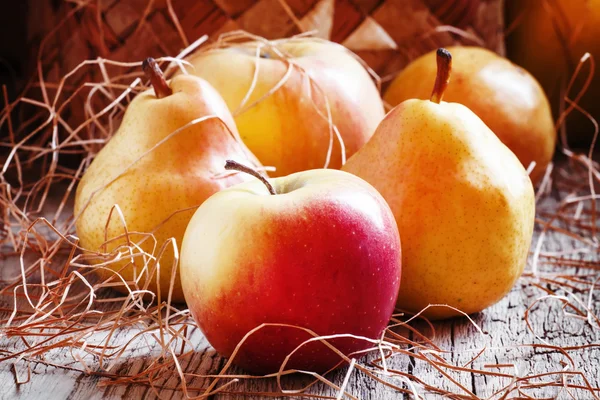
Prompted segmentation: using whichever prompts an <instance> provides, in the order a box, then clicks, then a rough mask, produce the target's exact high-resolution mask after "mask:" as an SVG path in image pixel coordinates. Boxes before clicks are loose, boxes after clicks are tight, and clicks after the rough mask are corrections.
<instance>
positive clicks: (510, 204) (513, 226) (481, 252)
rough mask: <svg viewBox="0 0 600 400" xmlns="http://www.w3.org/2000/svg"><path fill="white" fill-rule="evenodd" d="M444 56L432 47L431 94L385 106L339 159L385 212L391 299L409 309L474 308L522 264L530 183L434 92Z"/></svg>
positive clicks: (441, 82)
mask: <svg viewBox="0 0 600 400" xmlns="http://www.w3.org/2000/svg"><path fill="white" fill-rule="evenodd" d="M451 59H452V58H451V55H450V53H449V52H448V51H447V50H445V49H439V50H438V51H437V62H438V73H437V79H436V83H435V85H434V90H433V93H432V96H431V100H416V99H413V100H406V101H404V102H403V103H401V104H400V105H399V106H397V107H396V108H394V109H393V110H392V111H390V112H389V113H388V115H387V116H386V117H385V118H384V120H383V121H382V122H381V124H380V125H379V127H378V128H377V130H376V131H375V133H374V135H373V137H372V138H371V140H370V141H369V142H368V143H367V144H366V145H365V147H363V148H362V149H361V150H359V151H358V152H357V153H356V154H355V155H354V156H353V157H351V158H350V159H349V160H348V162H347V163H346V165H344V167H343V168H342V169H343V170H345V171H348V172H351V173H353V174H355V175H358V176H359V177H361V178H363V179H364V180H366V181H367V182H369V183H371V185H373V186H374V187H375V188H376V189H377V190H379V192H380V193H381V194H382V195H383V197H384V198H385V199H386V201H387V202H388V204H389V205H390V208H391V209H392V212H393V213H394V216H395V218H396V222H397V223H398V229H399V231H400V236H401V237H402V284H401V287H400V292H399V296H398V303H397V304H398V307H399V308H401V309H404V310H408V311H411V312H418V311H420V310H422V309H423V308H424V307H426V306H427V305H429V304H447V305H449V306H452V307H455V308H457V309H459V310H461V311H463V312H465V313H474V312H478V311H481V310H483V309H484V308H486V307H488V306H490V305H492V304H494V303H496V302H497V301H498V300H500V299H501V298H502V297H503V296H504V295H505V294H506V293H507V292H508V291H509V290H510V289H511V287H512V286H513V284H514V283H515V281H516V280H517V278H518V277H519V276H520V275H521V273H522V272H523V268H524V266H525V263H526V259H527V254H528V250H529V246H530V243H531V237H532V232H533V225H534V217H535V198H534V191H533V185H532V183H531V180H530V179H529V176H528V175H527V172H526V171H525V169H524V168H523V166H522V165H521V163H520V162H519V160H518V159H517V157H516V156H515V155H514V154H513V153H512V152H511V151H510V150H509V149H508V148H507V147H506V146H505V145H504V144H502V142H501V141H500V140H499V139H498V137H497V136H496V135H495V134H494V133H493V132H492V131H491V130H490V129H489V128H488V127H487V126H486V125H485V124H484V123H483V122H482V121H481V119H480V118H479V117H477V116H476V115H475V114H474V113H473V112H472V111H471V110H469V109H468V108H467V107H465V106H463V105H461V104H457V103H446V102H443V101H441V99H442V96H443V93H444V90H445V88H446V86H447V84H448V80H449V74H450V69H451ZM458 314H459V313H458V312H456V311H454V310H452V309H451V308H448V307H431V308H429V309H428V310H427V311H426V313H425V315H427V316H428V317H430V318H433V319H437V318H446V317H451V316H455V315H458Z"/></svg>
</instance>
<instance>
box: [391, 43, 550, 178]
mask: <svg viewBox="0 0 600 400" xmlns="http://www.w3.org/2000/svg"><path fill="white" fill-rule="evenodd" d="M447 50H448V51H450V53H451V54H452V76H451V77H450V84H449V85H448V88H447V89H446V91H445V92H444V100H445V101H447V102H454V103H460V104H462V105H464V106H466V107H468V108H469V109H470V110H471V111H473V112H474V113H475V114H476V115H477V116H478V117H479V118H481V119H482V121H483V122H484V123H485V124H486V125H487V126H488V127H489V128H490V129H491V130H492V132H494V133H495V134H496V136H498V137H499V138H500V140H501V141H502V143H504V144H505V145H506V146H507V147H508V148H509V149H511V150H512V151H513V152H514V153H515V155H516V156H517V158H518V159H519V160H521V164H523V166H524V167H525V168H527V167H529V165H530V164H531V162H535V163H536V166H535V168H534V169H533V171H532V173H531V180H532V181H533V182H534V183H535V182H539V180H540V179H541V178H542V177H543V176H544V173H545V172H546V167H548V163H549V162H550V161H551V160H552V156H553V155H554V147H555V146H556V130H555V129H554V120H553V118H552V111H551V110H550V103H549V102H548V99H547V98H546V95H545V94H544V89H542V87H541V86H540V84H539V83H538V82H537V81H536V80H535V78H534V77H533V76H532V75H531V74H529V73H528V72H527V71H525V70H524V69H523V68H520V67H518V66H516V65H515V64H513V63H511V62H510V61H509V60H507V59H505V58H503V57H501V56H499V55H498V54H496V53H494V52H492V51H490V50H487V49H484V48H481V47H470V46H464V47H449V48H448V49H447ZM435 57H436V52H435V51H432V52H430V53H427V54H425V55H423V56H421V57H419V58H418V59H416V60H415V61H413V62H412V63H411V64H410V65H409V66H408V67H406V68H405V69H404V70H403V71H402V72H401V73H400V74H399V75H398V76H397V77H396V79H394V81H393V82H392V84H391V85H390V87H389V88H388V90H387V91H386V93H385V96H384V99H385V101H386V102H387V103H389V104H390V105H392V106H396V105H398V104H400V103H402V102H403V101H404V100H408V99H421V100H428V99H429V98H430V97H431V88H432V87H433V83H434V81H435V77H436V68H437V67H436V62H435Z"/></svg>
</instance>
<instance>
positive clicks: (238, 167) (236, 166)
mask: <svg viewBox="0 0 600 400" xmlns="http://www.w3.org/2000/svg"><path fill="white" fill-rule="evenodd" d="M225 169H228V170H234V171H240V172H245V173H247V174H250V175H252V176H253V177H255V178H257V179H259V180H260V181H261V182H262V183H264V184H265V186H266V187H267V189H268V190H269V193H271V194H277V192H276V191H275V188H274V187H273V185H271V183H270V182H269V181H268V180H267V178H265V177H264V176H263V175H261V174H260V173H259V172H258V171H256V170H254V169H252V168H250V167H246V166H245V165H242V164H240V163H239V162H237V161H233V160H227V161H225Z"/></svg>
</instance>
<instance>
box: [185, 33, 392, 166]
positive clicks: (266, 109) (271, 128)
mask: <svg viewBox="0 0 600 400" xmlns="http://www.w3.org/2000/svg"><path fill="white" fill-rule="evenodd" d="M270 43H271V45H272V46H274V47H269V45H266V44H264V43H262V42H250V43H244V44H234V45H231V46H229V47H226V48H221V49H213V50H208V51H204V52H201V53H199V54H197V55H195V56H192V57H191V58H190V60H189V61H190V62H191V63H192V65H193V66H194V68H193V69H190V73H193V74H196V75H197V76H199V77H201V78H203V79H206V80H207V81H208V82H210V84H211V85H213V86H214V87H215V88H216V89H217V91H218V92H219V93H220V94H221V95H222V96H223V98H224V99H225V102H226V103H227V105H228V106H229V109H230V111H231V112H232V113H234V117H235V122H236V124H237V127H238V129H239V132H240V135H241V137H242V139H243V140H244V142H245V143H246V145H247V146H248V147H249V148H250V150H251V151H252V152H253V153H254V154H255V155H256V156H257V157H258V159H259V160H260V161H261V163H262V164H263V165H265V166H274V167H276V171H275V172H274V173H271V175H273V176H284V175H288V174H290V173H294V172H299V171H304V170H308V169H315V168H322V167H324V166H325V164H326V160H327V153H328V149H329V148H330V146H331V149H332V152H331V160H330V162H329V164H328V166H329V167H330V168H340V167H341V165H342V148H341V146H340V144H339V141H338V139H337V138H336V135H335V132H333V131H332V130H331V129H330V127H331V124H330V123H329V118H328V115H329V113H330V114H331V121H332V122H333V124H334V125H335V126H336V127H337V129H338V130H339V133H340V135H341V137H342V139H343V143H344V147H345V155H346V157H349V156H351V155H352V154H354V153H355V152H356V151H357V150H358V149H359V148H360V147H362V145H363V144H365V143H366V142H367V140H368V139H369V138H370V137H371V135H372V134H373V132H374V131H375V128H376V127H377V124H378V123H379V122H380V121H381V119H382V118H383V115H384V109H383V104H382V101H381V98H380V95H379V92H378V90H377V87H376V86H375V84H374V83H373V81H372V79H371V77H370V76H369V74H368V73H367V71H366V70H365V69H364V68H363V67H362V65H361V64H360V63H359V62H358V61H357V60H356V59H355V58H354V57H353V56H352V55H351V54H350V53H349V51H348V50H347V49H345V48H343V47H342V46H340V45H338V44H335V43H331V42H326V41H322V40H317V39H312V38H301V39H290V40H282V41H276V42H270ZM257 49H258V50H257ZM258 54H259V55H260V57H258V56H257V55H258ZM282 55H285V56H282ZM248 92H250V96H249V98H247V99H245V97H246V95H247V93H248ZM328 108H329V111H328Z"/></svg>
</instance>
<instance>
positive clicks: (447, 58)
mask: <svg viewBox="0 0 600 400" xmlns="http://www.w3.org/2000/svg"><path fill="white" fill-rule="evenodd" d="M436 55H437V57H436V60H437V75H436V77H435V84H434V85H433V92H431V98H430V100H431V101H433V102H434V103H437V104H439V103H440V102H441V101H442V98H443V97H444V92H445V91H446V88H447V87H448V83H449V82H450V72H451V71H452V54H450V52H449V51H448V50H446V49H444V48H441V47H440V48H439V49H438V50H437V53H436Z"/></svg>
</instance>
